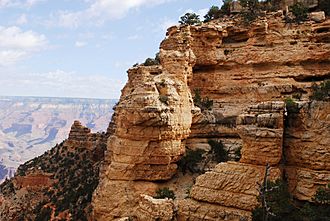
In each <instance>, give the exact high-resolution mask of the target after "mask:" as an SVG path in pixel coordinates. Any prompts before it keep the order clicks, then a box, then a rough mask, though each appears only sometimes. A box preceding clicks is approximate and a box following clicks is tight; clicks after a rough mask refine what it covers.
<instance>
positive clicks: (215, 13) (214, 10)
mask: <svg viewBox="0 0 330 221" xmlns="http://www.w3.org/2000/svg"><path fill="white" fill-rule="evenodd" d="M221 16H222V12H221V10H220V8H219V7H218V6H214V5H213V6H212V7H211V8H210V9H209V11H208V12H207V14H206V15H205V16H204V22H208V21H211V20H214V19H218V18H220V17H221Z"/></svg>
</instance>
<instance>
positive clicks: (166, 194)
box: [154, 187, 175, 200]
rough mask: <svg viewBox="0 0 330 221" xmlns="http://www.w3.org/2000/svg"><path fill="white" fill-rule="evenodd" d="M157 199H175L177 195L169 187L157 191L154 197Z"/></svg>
mask: <svg viewBox="0 0 330 221" xmlns="http://www.w3.org/2000/svg"><path fill="white" fill-rule="evenodd" d="M154 198H155V199H165V198H168V199H173V200H174V199H175V193H174V192H173V190H170V189H169V188H168V187H164V188H162V189H158V190H156V195H155V197H154Z"/></svg>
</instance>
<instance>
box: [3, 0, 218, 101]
mask: <svg viewBox="0 0 330 221" xmlns="http://www.w3.org/2000/svg"><path fill="white" fill-rule="evenodd" d="M220 4H221V0H0V95H1V96H41V97H83V98H106V99H113V98H115V99H117V98H119V96H120V90H121V88H122V87H123V86H124V85H125V83H126V81H127V73H126V71H127V69H128V68H130V67H131V66H132V65H133V64H135V63H142V62H144V60H145V59H146V58H148V57H154V55H155V53H156V52H158V50H159V44H160V42H161V41H162V39H164V38H165V33H166V29H167V28H168V27H170V26H172V25H176V24H177V23H178V20H179V18H180V16H182V15H183V14H185V13H186V12H195V13H197V14H200V15H201V18H202V17H203V15H204V14H205V13H206V12H207V11H208V9H209V8H210V7H211V6H212V5H218V6H220Z"/></svg>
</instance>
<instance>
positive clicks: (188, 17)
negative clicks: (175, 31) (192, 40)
mask: <svg viewBox="0 0 330 221" xmlns="http://www.w3.org/2000/svg"><path fill="white" fill-rule="evenodd" d="M179 23H180V24H181V25H198V24H201V21H200V19H199V15H197V14H196V13H190V12H187V13H186V14H184V15H183V16H181V17H180V21H179Z"/></svg>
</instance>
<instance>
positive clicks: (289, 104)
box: [284, 97, 299, 114]
mask: <svg viewBox="0 0 330 221" xmlns="http://www.w3.org/2000/svg"><path fill="white" fill-rule="evenodd" d="M284 102H285V107H286V109H287V111H288V113H289V114H290V113H298V112H299V107H298V104H297V103H296V102H294V101H293V100H292V98H290V97H287V98H285V100H284Z"/></svg>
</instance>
